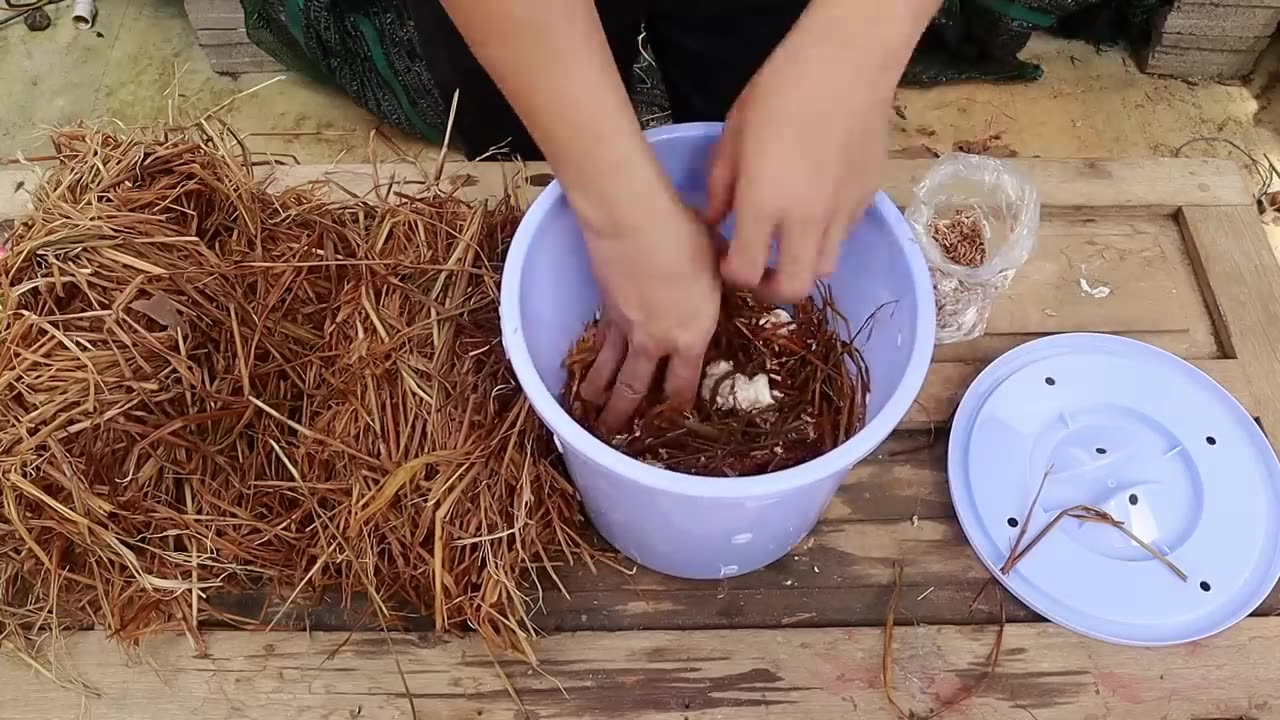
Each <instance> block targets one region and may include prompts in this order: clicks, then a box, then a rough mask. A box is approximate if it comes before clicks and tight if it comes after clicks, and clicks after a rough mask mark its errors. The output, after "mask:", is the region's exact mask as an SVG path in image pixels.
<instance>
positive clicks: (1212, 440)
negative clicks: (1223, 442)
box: [1204, 435, 1218, 445]
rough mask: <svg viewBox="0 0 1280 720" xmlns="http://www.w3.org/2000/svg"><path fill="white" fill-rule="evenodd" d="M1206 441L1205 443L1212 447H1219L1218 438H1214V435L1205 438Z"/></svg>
mask: <svg viewBox="0 0 1280 720" xmlns="http://www.w3.org/2000/svg"><path fill="white" fill-rule="evenodd" d="M1204 441H1205V442H1207V443H1209V444H1210V445H1217V444H1218V438H1216V437H1214V436H1212V435H1210V436H1209V437H1207V438H1205V439H1204Z"/></svg>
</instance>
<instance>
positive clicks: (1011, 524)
mask: <svg viewBox="0 0 1280 720" xmlns="http://www.w3.org/2000/svg"><path fill="white" fill-rule="evenodd" d="M1005 522H1006V523H1008V524H1009V527H1011V528H1016V527H1018V518H1015V517H1011V518H1009V519H1008V520H1005Z"/></svg>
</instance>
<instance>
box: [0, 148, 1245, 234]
mask: <svg viewBox="0 0 1280 720" xmlns="http://www.w3.org/2000/svg"><path fill="white" fill-rule="evenodd" d="M1010 162H1012V163H1013V164H1014V165H1015V166H1017V167H1018V168H1020V169H1021V170H1022V171H1023V172H1025V173H1027V175H1028V176H1029V177H1030V178H1031V179H1032V180H1033V181H1034V182H1035V184H1036V189H1037V191H1038V192H1039V194H1040V203H1041V206H1042V208H1043V210H1044V214H1045V216H1047V217H1049V218H1053V217H1064V216H1066V217H1071V216H1075V217H1081V218H1086V219H1088V218H1092V219H1094V220H1095V221H1096V220H1098V219H1100V218H1103V217H1112V216H1116V215H1123V216H1147V217H1149V216H1160V215H1170V216H1171V215H1173V214H1175V213H1176V212H1177V211H1178V209H1179V208H1181V207H1182V206H1184V205H1250V204H1252V203H1253V189H1252V188H1251V186H1250V184H1249V180H1248V178H1247V177H1245V175H1244V174H1243V173H1242V172H1241V168H1240V166H1239V165H1237V164H1236V163H1234V162H1231V161H1229V160H1219V159H1213V158H1147V159H1142V160H1093V159H1080V160H1051V159H1041V158H1016V159H1013V160H1011V161H1010ZM932 165H933V161H931V160H890V161H889V163H888V166H887V168H886V171H885V177H884V183H883V187H884V191H885V192H886V193H887V194H888V195H889V196H890V197H891V198H893V200H894V202H896V203H897V204H898V205H899V206H905V205H906V204H907V203H909V202H911V192H912V189H913V188H914V187H915V185H916V184H917V183H918V182H919V181H920V179H921V178H923V177H924V175H925V173H926V172H928V171H929V168H930V167H931V166H932ZM523 167H524V169H523V172H525V173H527V174H528V175H530V176H534V177H542V178H544V179H542V181H541V182H542V184H544V185H545V184H546V182H548V181H549V180H548V179H546V178H547V176H548V174H549V173H550V168H549V167H548V166H547V165H546V164H545V163H527V164H526V165H525V166H523ZM427 170H430V168H427ZM260 172H261V170H260ZM518 172H521V168H520V167H518V166H516V165H515V164H513V163H496V162H495V163H483V164H482V165H479V166H478V165H476V164H475V163H463V162H451V163H449V164H448V168H447V171H446V174H447V175H466V176H469V178H467V182H468V186H467V187H466V188H465V191H464V194H465V195H468V196H472V197H483V196H492V195H494V194H495V193H498V192H501V191H502V188H503V187H504V185H505V184H506V183H508V182H510V179H511V178H513V177H514V176H515V175H516V174H517V173H518ZM264 174H265V173H264ZM271 177H272V182H273V184H274V185H275V186H277V187H289V186H293V185H300V184H303V183H306V182H310V181H313V180H315V179H317V178H321V177H324V178H328V179H331V180H333V181H336V182H338V183H341V184H342V186H343V187H345V188H347V189H349V190H350V191H351V192H353V193H355V194H357V195H363V194H365V193H368V192H369V191H370V188H372V187H373V185H374V182H373V179H374V174H373V172H372V170H371V168H370V166H368V165H341V166H332V165H295V166H282V167H279V168H277V169H275V170H274V171H273V172H272V173H271ZM37 178H38V175H37V174H36V173H35V172H34V171H31V170H29V169H26V168H21V167H10V168H0V216H10V217H11V216H15V215H19V214H21V213H22V212H24V211H25V210H26V208H27V207H29V201H28V199H27V197H26V196H25V195H24V194H22V193H20V192H18V193H15V192H14V191H13V190H12V188H13V187H14V186H15V185H16V184H17V183H18V182H23V183H25V184H26V185H27V187H28V188H30V187H33V186H34V181H35V180H36V179H37ZM378 178H379V181H380V182H381V183H384V184H385V183H390V182H398V183H404V184H406V185H407V186H409V188H410V189H411V188H412V186H413V184H415V183H421V182H422V178H423V171H422V169H421V168H419V167H417V166H415V165H412V164H409V163H383V164H382V165H380V166H379V169H378ZM538 190H539V188H536V187H535V188H533V189H532V190H531V192H530V193H529V194H528V195H526V198H527V197H531V196H532V195H536V193H537V191H538Z"/></svg>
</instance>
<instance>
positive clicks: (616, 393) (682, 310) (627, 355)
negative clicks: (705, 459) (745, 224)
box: [582, 197, 720, 433]
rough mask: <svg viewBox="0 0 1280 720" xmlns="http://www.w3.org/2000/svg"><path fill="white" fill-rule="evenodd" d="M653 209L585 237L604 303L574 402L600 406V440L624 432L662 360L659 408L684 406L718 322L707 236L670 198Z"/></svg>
mask: <svg viewBox="0 0 1280 720" xmlns="http://www.w3.org/2000/svg"><path fill="white" fill-rule="evenodd" d="M658 205H659V207H660V209H659V210H658V211H657V212H654V213H639V214H637V216H636V217H635V219H634V220H632V221H628V222H623V223H619V224H613V225H611V226H609V227H605V228H594V229H589V230H588V241H587V242H588V246H589V247H590V250H591V262H592V266H593V268H594V271H595V275H596V279H597V280H598V281H599V283H600V286H601V290H602V293H603V295H604V304H603V308H602V309H601V317H600V326H599V330H598V332H597V342H598V343H599V351H600V354H599V355H598V356H597V358H596V361H595V363H594V364H593V365H592V367H591V370H590V371H589V372H588V373H587V377H586V378H585V379H584V380H583V383H582V396H583V397H584V398H586V399H587V400H589V401H591V402H594V403H598V404H600V405H603V406H604V410H603V412H602V414H601V416H600V426H601V430H603V431H604V432H607V433H615V432H619V431H620V430H622V429H623V428H625V427H626V425H627V423H628V421H630V420H631V418H632V416H633V415H634V414H635V412H636V409H637V407H638V406H639V405H640V403H641V401H642V400H643V399H644V397H645V395H647V394H648V392H649V389H650V387H651V386H652V385H653V384H654V382H655V379H656V377H655V376H656V375H657V374H658V369H659V366H660V365H661V363H662V362H663V361H664V360H665V361H666V376H665V378H664V379H663V390H664V392H665V394H666V397H667V401H668V402H669V403H671V404H673V405H675V406H689V405H692V403H693V402H694V400H695V398H696V395H697V392H698V385H699V383H700V381H701V379H702V360H703V355H704V354H705V353H706V350H707V345H708V343H710V341H711V335H712V333H713V332H714V331H715V328H716V322H717V320H718V319H719V316H720V277H719V275H718V273H717V270H716V264H715V262H716V252H717V249H716V245H715V241H714V240H713V239H712V236H711V231H710V229H709V228H708V226H707V225H705V224H704V223H703V222H702V221H701V220H700V219H699V218H698V217H697V216H696V215H695V214H694V213H693V212H692V211H690V210H688V209H687V208H685V207H684V206H683V205H681V204H680V203H679V201H678V200H676V199H674V197H673V198H671V199H670V200H665V201H660V202H659V203H658Z"/></svg>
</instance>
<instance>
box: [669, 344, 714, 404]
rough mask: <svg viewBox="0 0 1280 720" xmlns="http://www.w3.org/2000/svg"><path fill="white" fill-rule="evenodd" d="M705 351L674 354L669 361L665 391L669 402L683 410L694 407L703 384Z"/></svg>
mask: <svg viewBox="0 0 1280 720" xmlns="http://www.w3.org/2000/svg"><path fill="white" fill-rule="evenodd" d="M704 352H705V350H703V349H699V350H698V351H697V352H683V353H677V354H673V355H672V356H671V358H670V359H669V360H667V379H666V385H665V388H664V389H665V390H666V393H667V401H668V402H670V403H671V404H672V405H675V406H676V407H678V408H681V409H687V408H690V407H693V403H694V402H695V401H696V400H697V399H698V386H699V385H700V384H701V382H702V359H703V354H704Z"/></svg>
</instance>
